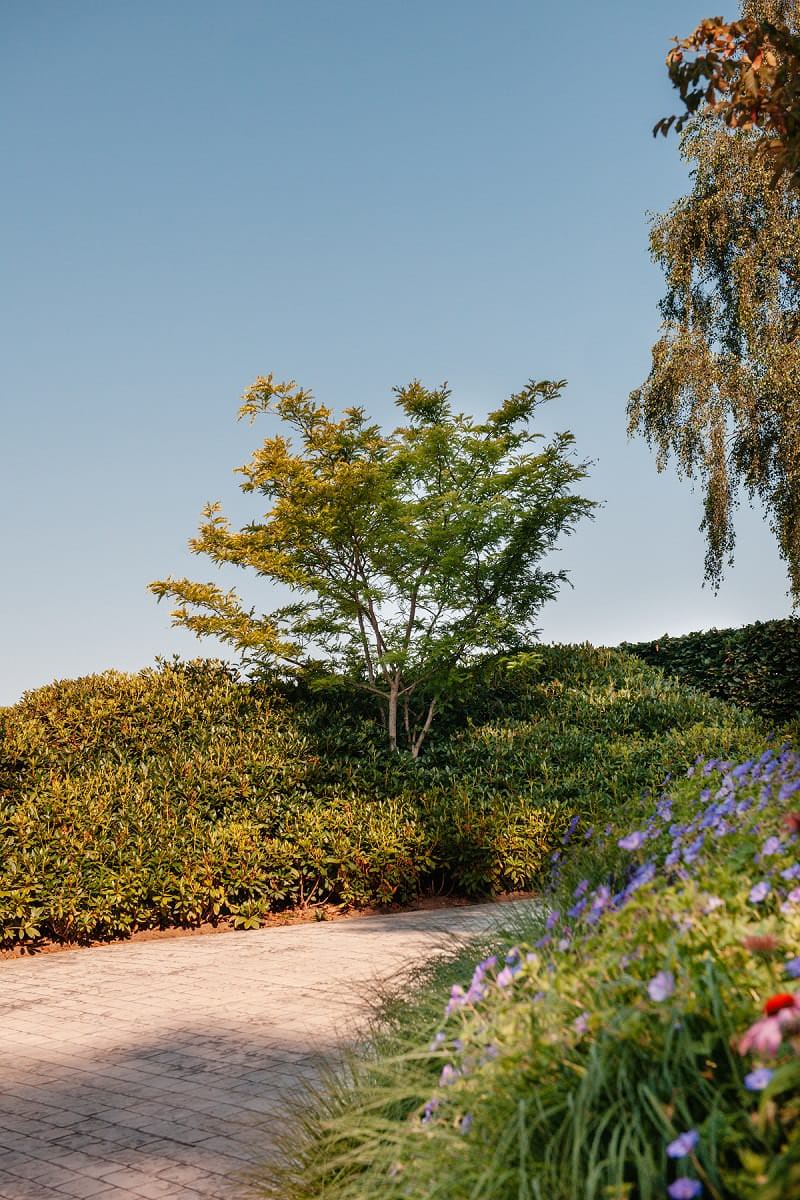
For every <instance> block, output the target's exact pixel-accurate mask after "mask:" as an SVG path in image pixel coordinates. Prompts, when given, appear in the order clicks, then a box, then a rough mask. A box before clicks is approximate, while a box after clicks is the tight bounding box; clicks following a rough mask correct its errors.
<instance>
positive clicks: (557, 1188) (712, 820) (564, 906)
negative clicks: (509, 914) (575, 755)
mask: <svg viewBox="0 0 800 1200" xmlns="http://www.w3.org/2000/svg"><path fill="white" fill-rule="evenodd" d="M798 797H800V757H798V755H797V754H796V753H795V752H794V751H793V750H791V749H790V748H789V747H788V746H780V747H768V748H767V749H765V750H764V751H763V752H762V753H760V754H758V755H756V756H753V757H750V758H748V759H746V760H744V761H735V760H731V759H722V758H712V759H702V758H701V759H699V760H698V761H697V762H696V763H695V764H694V765H693V766H692V767H691V768H689V771H688V775H686V777H684V778H683V779H678V780H676V781H675V780H674V781H669V782H668V783H667V786H666V787H665V789H664V790H663V791H661V792H659V793H656V794H655V795H653V796H651V797H649V800H648V803H647V804H646V805H644V806H640V805H637V804H634V806H633V808H634V811H633V813H627V814H625V816H624V817H622V818H621V819H618V820H617V821H616V822H609V823H606V824H604V825H603V826H601V827H599V828H598V827H596V826H595V827H592V826H590V825H588V824H587V823H586V821H585V820H583V819H582V818H580V817H576V819H575V821H574V823H572V824H571V825H570V827H569V828H568V830H567V832H566V833H565V835H564V838H563V841H564V843H565V844H564V846H563V847H561V848H560V849H559V850H558V851H555V852H554V854H553V868H554V873H553V887H552V892H551V897H550V911H549V914H548V915H547V916H546V917H539V918H538V919H537V918H536V917H534V918H533V923H532V924H531V925H530V926H529V928H528V931H527V933H528V938H529V940H528V941H527V943H526V942H525V941H518V943H517V944H516V945H514V946H511V947H507V948H506V951H505V953H500V954H493V955H490V956H488V957H486V958H484V959H483V961H481V962H479V963H478V964H477V966H474V969H473V968H472V965H470V968H469V970H467V968H466V964H465V963H463V961H462V968H463V970H464V974H463V975H462V977H461V979H460V980H458V981H457V982H456V983H454V984H453V985H452V986H451V989H450V995H449V999H446V997H445V995H443V994H442V993H441V991H439V993H438V999H439V1008H438V1011H436V1012H435V1013H433V1012H432V1011H431V998H432V997H431V994H430V993H429V994H428V996H426V998H425V1001H424V1003H423V1004H421V1005H420V1006H419V1007H418V1008H417V1009H416V1010H415V1009H414V1006H413V1004H412V1006H411V1010H410V1014H407V1017H406V1021H405V1024H404V1025H403V1024H402V1023H401V1024H400V1025H396V1026H395V1034H394V1036H393V1037H390V1038H389V1040H388V1041H387V1043H386V1045H385V1047H384V1048H383V1052H380V1050H379V1052H378V1053H377V1054H373V1055H372V1056H369V1055H367V1056H365V1057H364V1058H363V1060H362V1061H361V1062H360V1063H354V1064H351V1068H350V1078H349V1080H345V1081H343V1082H342V1083H341V1084H340V1088H339V1091H338V1093H337V1092H336V1091H331V1092H330V1093H329V1094H328V1096H327V1097H326V1098H325V1099H324V1100H323V1101H322V1102H321V1104H320V1106H319V1107H318V1108H317V1109H316V1111H315V1112H314V1113H313V1115H311V1116H309V1117H307V1119H306V1123H305V1133H304V1137H303V1138H302V1139H300V1140H299V1143H298V1138H297V1136H295V1142H294V1146H293V1154H292V1162H291V1164H290V1165H289V1166H287V1169H286V1171H285V1173H284V1174H282V1175H281V1176H280V1179H279V1180H278V1181H277V1182H275V1181H274V1180H273V1186H272V1189H271V1190H270V1188H269V1187H267V1189H266V1190H267V1191H268V1192H269V1194H276V1193H275V1188H276V1187H277V1188H279V1190H280V1194H281V1195H282V1196H284V1197H286V1198H289V1200H299V1198H300V1197H303V1198H306V1197H311V1196H312V1195H313V1196H314V1197H320V1198H327V1200H366V1198H367V1197H370V1198H371V1197H374V1196H378V1195H380V1196H381V1197H389V1198H391V1197H394V1196H397V1197H411V1198H413V1197H417V1196H418V1197H426V1198H427V1197H434V1198H436V1197H440V1198H442V1200H445V1198H446V1200H462V1198H464V1200H466V1198H468V1197H469V1198H471V1200H483V1198H486V1200H488V1198H490V1197H491V1198H492V1200H506V1198H508V1200H511V1198H512V1197H513V1198H514V1200H518V1198H519V1197H525V1198H527V1197H536V1198H537V1200H538V1198H541V1200H544V1198H545V1197H547V1198H548V1200H550V1198H552V1200H579V1198H580V1200H584V1198H585V1200H595V1198H597V1200H599V1198H600V1197H619V1198H623V1197H624V1198H627V1200H651V1198H652V1200H655V1198H656V1197H671V1198H672V1200H681V1198H685V1197H694V1196H700V1195H706V1196H710V1197H714V1198H715V1200H733V1198H736V1200H749V1198H754V1200H755V1198H759V1200H791V1198H792V1197H796V1196H797V1195H798V1194H800V990H798V989H800V983H798V982H797V980H798V979H800V957H798V953H799V952H800V861H798V860H799V858H800V855H798V847H799V835H800V812H799V811H798V809H797V803H798ZM637 807H638V809H639V811H638V812H636V809H637ZM473 963H474V959H473ZM451 969H452V968H451ZM445 1000H446V1002H445ZM415 1014H416V1015H415ZM409 1016H410V1019H409ZM296 1133H297V1131H295V1134H296Z"/></svg>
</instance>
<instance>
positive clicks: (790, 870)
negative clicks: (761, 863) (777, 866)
mask: <svg viewBox="0 0 800 1200" xmlns="http://www.w3.org/2000/svg"><path fill="white" fill-rule="evenodd" d="M781 879H800V863H795V864H794V866H793V867H787V868H786V870H785V871H781Z"/></svg>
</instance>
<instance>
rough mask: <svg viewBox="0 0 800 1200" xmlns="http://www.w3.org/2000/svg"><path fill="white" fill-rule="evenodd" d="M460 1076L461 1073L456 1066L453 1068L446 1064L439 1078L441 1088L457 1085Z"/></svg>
mask: <svg viewBox="0 0 800 1200" xmlns="http://www.w3.org/2000/svg"><path fill="white" fill-rule="evenodd" d="M460 1075H461V1072H460V1071H457V1070H456V1068H455V1067H454V1066H451V1064H450V1063H445V1064H444V1066H443V1067H442V1073H441V1075H440V1076H439V1087H447V1086H448V1085H449V1084H451V1083H455V1081H456V1080H457V1079H458V1078H459V1077H460Z"/></svg>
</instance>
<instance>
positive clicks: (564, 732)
mask: <svg viewBox="0 0 800 1200" xmlns="http://www.w3.org/2000/svg"><path fill="white" fill-rule="evenodd" d="M359 705H361V707H359ZM343 709H346V719H343V716H342V714H343ZM763 736H764V730H763V729H762V728H761V726H760V725H759V722H758V721H757V719H756V718H755V717H754V716H752V715H751V714H748V713H747V712H737V711H735V710H734V709H732V708H729V707H727V706H725V705H724V704H721V703H720V702H718V701H714V700H712V699H710V698H708V697H704V696H702V695H701V694H699V693H696V692H692V691H689V690H687V689H685V688H682V687H681V686H680V685H678V684H677V683H676V682H674V681H670V680H666V679H664V678H663V677H662V676H661V675H660V673H659V672H657V671H654V670H653V669H652V668H650V667H648V666H647V665H646V664H644V663H642V662H640V661H638V660H636V659H633V658H629V657H626V656H625V655H621V654H618V653H616V652H614V651H607V650H593V649H592V648H590V647H540V648H538V649H537V650H536V651H535V652H533V653H530V652H529V653H527V654H525V655H523V656H522V657H518V658H513V659H511V660H510V661H497V660H493V661H491V662H489V663H485V664H483V666H482V667H481V668H480V669H477V668H476V669H475V670H474V671H473V672H472V673H471V674H469V675H468V676H466V677H465V679H464V681H463V685H462V688H461V690H460V694H459V695H458V697H456V698H454V700H453V701H452V703H451V704H450V706H449V707H448V708H446V709H444V710H443V711H442V713H441V714H440V720H439V724H438V725H437V726H436V727H434V730H432V733H431V740H430V741H429V743H428V744H427V746H426V749H425V752H424V753H423V755H422V757H421V758H419V759H418V760H417V761H416V762H415V761H414V760H413V759H412V758H411V755H409V754H396V753H395V754H393V753H391V752H390V751H389V750H388V748H387V747H386V743H385V735H384V733H383V731H382V730H381V729H380V727H379V725H378V724H377V723H376V721H375V720H374V718H373V716H372V714H371V712H370V710H369V708H368V698H366V699H365V698H364V697H363V696H360V695H359V694H358V693H356V692H351V691H348V690H347V687H346V686H345V685H344V684H343V685H342V688H341V689H340V691H339V692H338V693H336V694H335V695H327V696H319V695H318V694H316V693H315V692H314V691H313V689H311V688H309V687H305V686H303V684H302V681H300V683H298V684H297V685H292V686H289V685H285V684H281V683H280V682H279V681H276V680H275V679H270V678H268V677H265V678H262V679H256V680H246V679H241V678H240V677H239V676H238V674H237V672H236V671H235V670H233V669H232V668H230V667H226V666H224V665H222V664H220V663H214V662H203V661H198V662H195V663H184V664H181V663H172V664H169V663H163V664H161V666H160V667H159V668H158V669H154V670H149V671H144V672H142V673H140V674H138V675H123V674H120V673H117V672H108V673H106V674H104V675H99V676H93V677H89V678H87V679H82V680H73V681H66V682H58V683H54V684H51V685H49V686H48V687H45V688H40V689H38V690H37V691H34V692H30V693H28V694H27V695H26V696H25V697H24V698H23V700H22V701H21V702H20V703H19V704H17V705H15V706H13V707H11V708H8V709H5V710H2V711H1V712H0V944H2V945H3V946H10V945H15V944H20V943H23V944H35V943H36V942H37V941H38V940H39V939H41V938H49V939H54V940H56V941H76V940H77V941H81V940H84V941H85V940H88V939H92V938H112V937H124V936H126V935H127V934H129V933H130V932H131V931H133V930H136V929H142V928H152V927H156V928H157V927H168V926H178V925H186V926H191V925H196V924H198V923H200V922H202V921H207V920H217V919H227V920H231V921H233V923H235V924H237V925H239V926H255V925H258V924H259V923H260V922H261V921H262V920H263V919H264V917H265V915H266V914H268V913H270V912H274V911H277V910H281V909H287V908H292V907H297V906H303V905H309V904H320V903H322V902H331V903H336V904H344V905H347V904H351V905H356V904H368V903H378V904H387V903H393V902H399V903H405V902H408V901H411V900H413V899H415V898H416V897H417V896H418V895H420V894H421V893H429V892H450V893H459V894H462V895H468V896H478V895H486V894H491V893H493V892H499V891H503V890H516V889H528V888H536V887H539V886H541V882H542V879H543V873H544V871H545V868H546V867H547V864H548V860H549V855H550V854H551V853H552V852H553V848H554V846H557V845H558V844H559V839H560V837H561V835H562V833H563V830H564V828H565V827H566V825H567V822H568V820H569V817H570V814H571V813H573V812H575V811H579V812H580V813H581V815H582V817H583V818H584V819H586V820H591V821H600V820H604V819H608V814H609V813H613V812H615V811H616V810H618V809H619V806H620V805H621V804H622V803H623V802H625V801H626V800H627V798H628V797H630V795H638V794H639V793H640V792H641V791H642V790H643V789H646V788H652V787H654V786H656V785H657V783H658V781H659V780H660V779H661V778H662V777H663V775H664V773H665V772H666V771H669V770H675V769H677V768H679V767H680V765H681V764H683V763H685V762H686V761H689V760H691V759H692V758H693V757H694V756H695V755H696V754H698V753H702V752H704V751H705V750H706V749H707V747H708V745H709V741H711V740H713V742H714V744H716V745H718V746H720V747H722V748H724V749H725V752H726V753H730V754H735V753H747V752H749V749H750V748H751V747H752V746H753V745H755V744H757V743H758V742H759V740H760V739H761V738H762V737H763Z"/></svg>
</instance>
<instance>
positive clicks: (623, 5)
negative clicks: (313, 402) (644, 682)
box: [0, 0, 789, 704]
mask: <svg viewBox="0 0 800 1200" xmlns="http://www.w3.org/2000/svg"><path fill="white" fill-rule="evenodd" d="M598 14H599V15H598ZM703 15H706V10H705V8H704V7H703V6H702V5H701V4H699V0H693V2H691V3H690V2H688V0H676V2H674V3H672V4H669V5H664V4H657V3H653V2H651V0H630V2H628V0H617V2H614V0H612V2H610V3H609V4H607V5H604V6H602V7H601V8H600V9H598V7H597V5H596V4H591V3H589V2H588V0H574V2H573V4H571V5H570V6H569V7H568V8H567V7H565V6H561V5H553V4H544V3H540V2H539V0H527V2H526V3H522V2H521V0H500V2H499V3H494V4H488V3H486V2H483V3H480V2H477V0H433V2H432V0H424V2H423V0H403V3H397V2H394V3H375V2H374V0H340V2H339V3H338V4H335V5H334V4H331V3H330V2H328V0H294V2H293V3H291V4H287V3H285V2H284V3H278V2H273V0H258V2H256V0H232V2H231V3H226V4H220V3H217V2H210V0H169V3H166V4H164V3H162V2H161V0H138V2H137V3H136V4H123V3H108V2H107V0H102V2H98V0H81V3H80V4H69V5H67V4H63V3H60V2H53V0H37V3H35V4H30V3H24V2H23V0H7V2H6V3H5V4H4V5H3V6H2V9H0V103H1V104H2V109H3V112H4V113H5V115H6V121H5V128H4V130H3V134H2V154H3V165H4V168H5V169H4V176H5V183H4V187H3V189H2V192H0V230H2V232H1V233H0V239H1V248H0V275H1V277H2V285H1V286H2V293H1V299H0V303H1V304H2V313H1V314H0V316H1V318H2V320H1V321H0V328H1V329H2V334H1V335H0V337H1V338H2V342H3V346H2V354H1V355H0V394H1V395H2V411H3V437H2V440H0V488H2V509H1V510H0V511H1V512H2V535H3V564H4V572H3V582H4V586H3V588H2V590H1V591H0V629H1V630H2V634H0V704H3V703H11V702H13V701H14V700H15V699H16V698H17V697H18V696H19V695H20V694H21V693H22V691H23V690H25V689H28V688H32V687H36V686H38V685H39V684H42V683H45V682H48V681H49V680H51V679H53V678H64V677H71V676H78V675H84V674H88V673H91V672H95V671H99V670H103V669H106V668H109V667H116V668H119V669H123V670H135V669H138V668H140V667H143V666H147V665H150V664H152V662H153V660H154V657H155V656H156V655H171V654H172V653H179V654H181V655H184V656H192V655H195V654H198V653H205V654H209V653H214V652H215V648H214V646H213V645H212V644H210V643H205V644H203V643H199V642H197V641H196V640H195V639H194V638H193V637H192V636H191V635H189V634H188V633H185V632H182V631H179V630H172V629H171V628H170V625H169V616H168V608H167V606H165V605H164V604H162V605H160V606H157V605H156V603H155V601H154V599H153V597H152V596H151V595H150V594H149V593H148V592H147V590H146V585H147V583H148V582H149V581H150V580H152V579H155V578H159V577H163V576H165V575H167V574H172V575H176V576H180V575H184V574H188V575H190V576H191V577H194V578H198V579H206V578H212V579H215V580H217V581H218V582H221V583H224V584H226V586H227V585H233V584H236V585H238V586H240V587H241V590H242V591H243V593H244V594H245V595H246V596H247V597H248V599H250V600H252V601H253V602H254V603H256V604H259V605H261V604H263V606H264V608H265V609H268V608H269V605H270V594H269V590H268V586H267V585H266V584H264V583H263V582H262V583H259V582H255V583H253V582H252V581H248V580H247V578H246V576H245V575H244V574H241V573H236V572H234V571H231V573H230V575H226V574H221V573H219V572H217V571H216V570H215V569H214V568H213V567H212V566H211V565H210V564H207V563H206V562H205V561H203V560H202V559H197V558H194V557H193V556H191V555H190V554H189V552H188V550H187V546H186V542H187V538H188V537H189V536H191V535H192V533H193V532H194V531H195V528H196V525H197V520H198V517H199V514H200V510H201V508H202V505H203V504H204V503H205V501H207V500H209V499H220V500H221V501H222V502H223V506H224V508H225V510H226V511H227V512H228V513H229V515H231V517H232V518H233V519H235V520H236V521H237V523H242V522H243V521H245V520H246V519H248V518H249V517H251V516H254V515H255V514H256V512H257V510H256V508H255V507H254V502H253V501H252V499H250V498H246V497H244V496H241V495H240V494H239V492H238V489H237V483H236V476H235V475H234V474H233V468H234V467H235V466H237V465H239V464H240V463H242V462H244V461H245V460H246V459H247V458H248V457H249V454H250V451H251V449H252V447H253V446H254V444H255V442H256V440H257V439H258V438H259V437H260V436H264V435H265V433H266V432H267V427H266V426H264V427H263V428H261V429H259V426H258V425H256V426H249V425H246V424H241V425H239V424H237V422H236V420H235V414H236V409H237V406H238V401H239V396H240V393H241V392H242V391H243V389H244V388H245V387H246V386H247V384H248V383H250V382H251V381H252V379H253V378H255V376H256V375H258V374H265V373H267V372H268V371H273V372H275V374H276V375H278V376H280V377H291V378H294V379H296V380H298V381H299V382H300V383H302V384H303V385H304V386H307V387H311V388H312V389H313V390H314V392H315V393H316V395H317V396H318V397H319V398H320V399H322V400H324V401H325V402H326V403H329V404H331V405H332V406H334V407H335V408H339V407H341V406H344V405H347V404H363V405H365V406H366V407H367V409H368V410H369V412H370V413H371V414H373V415H374V416H375V417H376V418H378V419H381V420H382V421H385V422H386V423H394V409H393V403H392V394H391V388H392V386H393V385H395V384H399V383H403V382H406V381H408V380H409V379H410V378H412V377H420V378H422V380H423V381H425V382H426V383H429V384H437V383H439V382H441V381H442V380H443V379H447V380H449V382H450V384H451V387H452V389H453V393H454V399H455V401H456V402H457V403H458V405H459V407H461V408H463V409H464V410H466V411H470V412H474V413H476V414H477V413H481V412H485V411H486V410H487V408H489V407H494V406H496V404H497V402H498V401H499V400H500V399H501V398H502V397H503V396H505V395H506V394H508V393H509V392H511V391H514V390H517V389H518V388H519V387H520V386H521V385H522V384H523V383H524V382H525V381H526V380H527V379H528V378H530V377H534V378H538V379H541V378H566V379H567V380H568V381H569V386H568V388H567V389H566V391H565V393H564V397H563V399H562V400H561V401H559V402H558V403H557V404H556V405H554V406H552V407H551V408H550V410H549V411H547V412H545V413H543V419H542V427H543V428H544V429H545V430H548V429H549V430H553V429H557V428H558V429H560V428H570V429H572V431H573V432H574V433H575V436H576V438H577V452H578V454H579V455H580V457H582V458H589V459H592V460H594V462H595V466H594V467H593V469H592V475H591V479H590V481H589V484H588V488H587V490H588V493H589V494H591V495H592V496H593V497H594V498H596V499H598V500H602V501H604V507H603V508H602V509H601V510H600V511H599V512H598V514H597V517H596V519H595V520H594V521H593V522H591V523H587V524H585V525H584V527H583V528H582V529H581V530H580V531H579V532H578V533H576V534H575V535H573V537H572V538H570V539H569V540H568V541H567V542H565V543H564V546H563V550H562V551H561V552H560V554H559V555H558V564H559V565H560V566H564V567H567V568H568V569H569V570H570V572H571V577H572V581H573V584H574V589H573V590H569V589H565V590H564V592H563V593H562V595H561V597H560V598H559V600H558V601H556V602H555V603H553V604H551V605H549V606H548V607H547V608H546V609H545V610H544V611H543V613H542V620H541V625H542V631H543V637H544V638H545V639H546V640H550V641H583V640H589V641H592V642H595V643H596V644H600V643H606V644H615V643H616V642H618V641H620V640H622V639H625V638H627V639H631V640H633V639H638V638H644V637H651V636H658V635H660V634H662V633H665V632H669V633H673V634H677V633H681V632H685V631H687V630H689V629H697V628H704V627H710V626H712V625H717V626H725V625H738V624H742V623H745V622H747V621H751V620H756V619H767V618H770V617H775V616H782V615H785V614H786V613H787V612H788V611H789V602H788V600H787V597H786V576H785V571H784V569H783V566H782V564H781V563H780V561H779V559H778V556H777V553H776V550H775V546H774V541H773V539H772V537H771V535H770V533H769V531H768V530H767V528H766V526H765V523H764V520H763V517H762V515H761V514H760V513H758V512H751V511H749V510H748V509H747V508H746V507H745V508H743V509H742V511H741V514H740V519H739V547H738V552H737V563H736V567H735V569H734V570H733V571H731V572H729V575H728V577H727V579H726V582H725V584H724V586H723V588H722V590H721V591H720V593H719V594H718V595H717V596H715V595H714V594H713V593H712V592H711V591H710V590H709V589H708V588H705V589H704V588H703V587H702V586H701V584H702V575H703V553H704V549H703V543H702V539H701V538H700V535H699V534H698V533H697V526H698V523H699V520H700V499H699V496H698V495H697V494H693V493H692V491H691V489H690V487H689V486H688V485H687V484H686V483H681V482H680V481H678V480H677V479H676V478H675V476H674V475H673V474H672V473H669V472H667V473H665V474H663V475H658V474H657V472H656V470H655V465H654V461H653V457H652V455H651V453H650V452H649V451H648V449H647V447H646V446H645V445H644V444H643V443H641V442H629V441H628V440H627V438H626V433H625V404H626V399H627V395H628V392H629V391H630V389H631V388H632V387H635V386H636V385H637V384H639V383H640V382H641V381H642V379H643V378H644V377H645V375H646V373H647V370H648V365H649V348H650V346H651V344H652V342H653V341H654V340H655V336H656V334H657V329H658V312H657V307H656V306H657V302H658V299H659V296H660V294H661V275H660V272H659V271H658V269H657V268H656V267H655V266H654V265H653V264H651V263H650V261H649V258H648V253H647V221H646V215H645V214H646V212H647V210H651V211H658V210H660V209H663V208H664V207H665V206H667V205H668V204H669V203H670V201H671V200H672V199H674V198H675V197H676V196H678V195H679V194H681V192H682V191H684V190H685V189H686V186H687V175H686V171H685V168H684V167H683V165H682V164H681V162H680V160H679V158H678V154H677V147H676V143H675V141H674V139H672V140H670V141H669V142H664V141H663V140H659V141H655V140H654V139H653V138H652V137H651V134H650V131H651V128H652V126H653V124H654V122H655V120H656V119H657V118H658V117H660V116H662V115H664V114H665V113H666V112H671V111H674V107H675V103H674V99H673V95H672V93H671V90H670V88H669V85H668V82H667V80H666V76H665V72H664V69H663V58H664V54H665V53H666V50H667V48H668V44H669V39H670V37H671V36H673V35H674V34H676V33H683V32H688V31H689V30H690V29H691V28H692V27H693V26H694V24H696V21H697V20H698V19H699V18H700V17H701V16H703ZM730 15H733V14H732V13H731V14H730Z"/></svg>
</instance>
